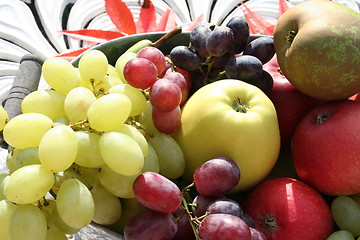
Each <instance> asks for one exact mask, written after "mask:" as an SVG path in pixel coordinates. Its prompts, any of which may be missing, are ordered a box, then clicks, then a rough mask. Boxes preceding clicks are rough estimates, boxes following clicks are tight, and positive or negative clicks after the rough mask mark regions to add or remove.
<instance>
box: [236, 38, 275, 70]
mask: <svg viewBox="0 0 360 240" xmlns="http://www.w3.org/2000/svg"><path fill="white" fill-rule="evenodd" d="M243 55H251V56H254V57H257V58H258V59H259V60H260V61H261V62H262V64H265V63H267V62H268V61H270V59H271V58H272V57H273V56H274V55H275V47H274V38H273V37H271V36H262V37H258V38H256V39H254V40H253V41H251V42H250V43H249V44H248V45H247V46H246V48H245V50H244V52H243Z"/></svg>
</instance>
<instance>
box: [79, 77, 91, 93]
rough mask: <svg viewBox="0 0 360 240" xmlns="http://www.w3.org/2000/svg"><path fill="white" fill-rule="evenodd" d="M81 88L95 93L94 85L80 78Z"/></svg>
mask: <svg viewBox="0 0 360 240" xmlns="http://www.w3.org/2000/svg"><path fill="white" fill-rule="evenodd" d="M79 87H83V88H87V89H89V90H90V91H91V92H94V85H93V83H92V82H90V81H89V80H88V79H83V78H80V85H79Z"/></svg>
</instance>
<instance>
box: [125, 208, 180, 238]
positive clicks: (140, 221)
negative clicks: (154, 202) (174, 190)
mask: <svg viewBox="0 0 360 240" xmlns="http://www.w3.org/2000/svg"><path fill="white" fill-rule="evenodd" d="M177 231H178V228H177V225H176V223H175V221H174V217H173V215H172V214H171V213H160V212H156V211H147V212H143V213H140V214H138V215H136V216H134V217H132V218H131V219H130V220H129V222H128V223H127V224H126V226H125V228H124V237H125V240H144V239H146V240H159V239H162V240H171V239H173V238H174V237H175V234H176V232H177Z"/></svg>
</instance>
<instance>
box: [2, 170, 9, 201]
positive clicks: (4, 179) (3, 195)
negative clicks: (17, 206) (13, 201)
mask: <svg viewBox="0 0 360 240" xmlns="http://www.w3.org/2000/svg"><path fill="white" fill-rule="evenodd" d="M9 177H10V173H4V172H3V173H0V201H1V200H4V199H5V194H4V186H5V183H6V182H7V180H9Z"/></svg>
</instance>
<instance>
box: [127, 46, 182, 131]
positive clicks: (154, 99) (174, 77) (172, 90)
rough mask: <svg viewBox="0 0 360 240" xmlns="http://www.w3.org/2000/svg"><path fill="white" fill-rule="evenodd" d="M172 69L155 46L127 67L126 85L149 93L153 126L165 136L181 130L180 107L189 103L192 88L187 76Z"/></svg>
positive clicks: (141, 52)
mask: <svg viewBox="0 0 360 240" xmlns="http://www.w3.org/2000/svg"><path fill="white" fill-rule="evenodd" d="M170 66H171V64H168V61H167V58H166V56H165V55H164V54H163V53H162V52H161V51H160V50H159V49H158V48H156V47H152V46H148V47H145V48H142V49H141V50H140V51H139V52H138V53H137V55H136V57H135V58H133V59H131V60H129V61H128V62H127V63H126V64H125V66H124V78H125V80H126V81H127V83H128V84H130V85H131V86H133V87H136V88H139V89H142V90H145V91H146V90H147V91H148V96H149V101H150V103H151V106H152V120H153V123H154V126H155V128H156V129H157V130H158V131H159V132H162V133H166V134H169V133H172V132H175V131H176V130H177V129H178V128H179V126H180V119H181V109H180V106H181V105H182V104H184V103H185V102H186V100H187V97H188V92H189V86H188V85H189V84H188V81H187V80H186V78H185V77H184V75H183V74H182V73H180V72H178V71H172V68H169V67H170ZM183 72H184V71H183ZM184 74H186V73H184Z"/></svg>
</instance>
